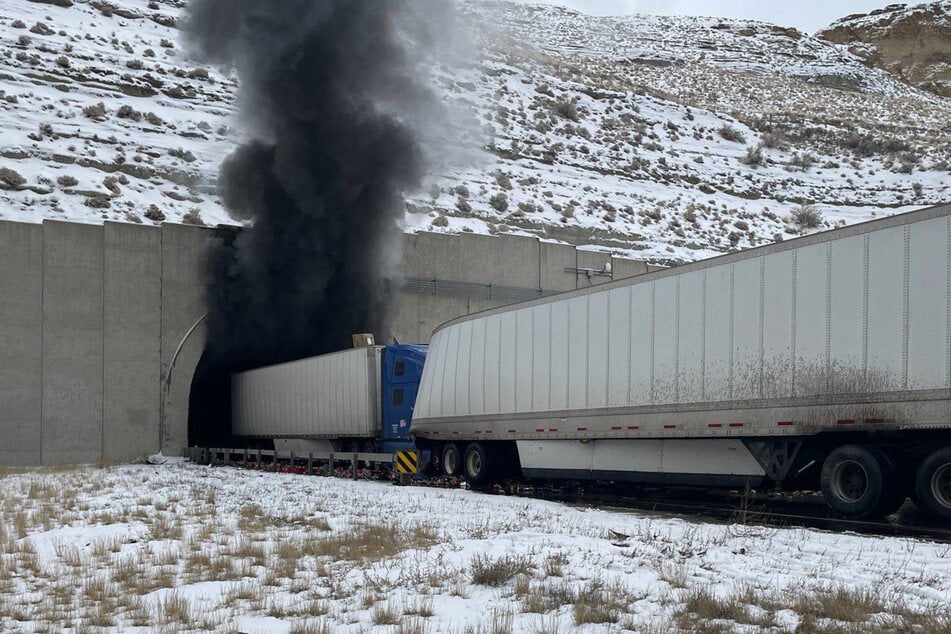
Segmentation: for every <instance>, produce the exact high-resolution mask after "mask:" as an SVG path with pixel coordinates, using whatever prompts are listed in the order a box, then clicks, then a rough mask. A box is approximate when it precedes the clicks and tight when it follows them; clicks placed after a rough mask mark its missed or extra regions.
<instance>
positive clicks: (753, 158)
mask: <svg viewBox="0 0 951 634" xmlns="http://www.w3.org/2000/svg"><path fill="white" fill-rule="evenodd" d="M763 160H764V157H763V146H762V145H757V146H756V147H753V146H752V145H751V146H750V147H748V148H746V156H744V157H743V158H741V159H740V162H742V163H743V164H744V165H749V166H750V167H754V168H756V167H759V166H760V165H762V164H763Z"/></svg>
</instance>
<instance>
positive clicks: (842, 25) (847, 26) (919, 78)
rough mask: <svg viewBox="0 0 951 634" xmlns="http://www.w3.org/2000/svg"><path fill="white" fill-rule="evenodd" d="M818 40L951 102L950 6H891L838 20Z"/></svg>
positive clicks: (947, 3)
mask: <svg viewBox="0 0 951 634" xmlns="http://www.w3.org/2000/svg"><path fill="white" fill-rule="evenodd" d="M819 35H820V37H823V38H825V39H827V40H829V41H831V42H836V43H839V44H846V45H848V47H849V50H850V51H851V52H852V53H854V54H855V55H857V56H858V57H860V58H861V59H862V60H864V61H865V63H866V64H868V65H869V66H872V67H875V68H882V69H885V70H887V71H888V72H890V73H893V74H894V75H896V76H898V77H900V78H902V79H903V80H905V81H907V82H908V83H909V84H911V85H913V86H916V87H918V88H921V89H923V90H929V91H931V92H934V93H936V94H938V95H941V96H944V97H951V2H949V1H948V0H944V1H942V2H931V3H928V4H919V5H915V6H911V7H909V6H908V5H905V4H892V5H888V6H887V7H885V8H884V9H878V10H876V11H872V12H871V13H869V14H855V15H850V16H846V17H844V18H842V19H841V20H838V21H836V22H835V23H833V24H832V25H831V26H830V27H829V28H828V29H826V30H824V31H822V32H821V33H820V34H819Z"/></svg>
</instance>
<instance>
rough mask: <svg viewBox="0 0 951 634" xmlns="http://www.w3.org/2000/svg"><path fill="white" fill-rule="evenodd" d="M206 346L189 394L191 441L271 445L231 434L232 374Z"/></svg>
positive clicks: (197, 443) (211, 444) (205, 444)
mask: <svg viewBox="0 0 951 634" xmlns="http://www.w3.org/2000/svg"><path fill="white" fill-rule="evenodd" d="M216 356H217V355H214V354H212V353H211V352H210V351H209V350H208V349H207V348H206V349H205V351H204V352H203V353H202V355H201V360H199V362H198V367H197V368H195V374H194V376H193V377H192V384H191V390H190V392H189V394H188V444H189V445H192V446H198V447H260V448H262V449H269V448H271V447H270V445H271V443H270V441H266V442H265V441H261V440H256V439H252V438H236V437H234V436H233V435H232V434H231V374H232V372H233V371H234V370H233V369H232V368H231V367H229V366H228V365H226V364H223V363H220V362H217V360H216Z"/></svg>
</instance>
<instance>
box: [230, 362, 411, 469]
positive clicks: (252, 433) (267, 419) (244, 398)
mask: <svg viewBox="0 0 951 634" xmlns="http://www.w3.org/2000/svg"><path fill="white" fill-rule="evenodd" d="M425 358H426V346H424V345H408V344H400V345H390V346H379V345H369V346H365V347H359V348H354V349H350V350H343V351H341V352H334V353H331V354H325V355H320V356H316V357H310V358H307V359H301V360H299V361H291V362H289V363H282V364H279V365H272V366H268V367H264V368H258V369H254V370H248V371H246V372H239V373H236V374H234V375H233V376H232V377H231V412H232V421H231V422H232V432H233V433H234V434H235V435H236V436H244V437H249V438H266V439H273V440H274V442H275V447H280V448H284V449H288V450H294V451H296V452H297V455H307V451H308V450H309V451H324V450H330V451H345V452H350V453H358V452H359V453H365V454H374V453H394V452H396V451H399V450H404V449H412V448H413V441H412V439H411V438H410V436H409V430H410V423H411V421H412V415H413V405H414V402H415V400H416V391H417V389H418V387H419V379H420V376H421V374H422V369H423V361H424V360H425Z"/></svg>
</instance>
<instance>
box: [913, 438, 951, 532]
mask: <svg viewBox="0 0 951 634" xmlns="http://www.w3.org/2000/svg"><path fill="white" fill-rule="evenodd" d="M915 497H916V500H917V503H918V504H919V505H921V506H922V507H923V508H924V509H925V510H927V511H929V512H931V513H933V514H934V515H935V516H937V517H940V518H941V519H944V520H951V447H945V448H944V449H938V450H937V451H935V452H933V453H932V454H931V455H930V456H928V457H927V458H925V461H924V462H922V463H921V466H920V467H918V473H917V475H916V476H915Z"/></svg>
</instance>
